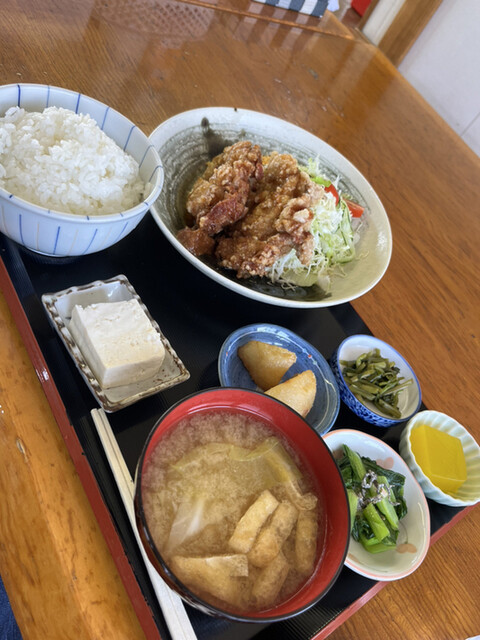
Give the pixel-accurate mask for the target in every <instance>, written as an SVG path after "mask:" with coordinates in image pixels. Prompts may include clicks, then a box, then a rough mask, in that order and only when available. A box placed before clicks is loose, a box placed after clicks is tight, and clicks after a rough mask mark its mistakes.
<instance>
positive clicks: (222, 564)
mask: <svg viewBox="0 0 480 640" xmlns="http://www.w3.org/2000/svg"><path fill="white" fill-rule="evenodd" d="M172 569H173V571H174V572H175V574H176V575H177V576H178V578H180V580H181V581H182V582H184V583H185V584H188V585H191V586H192V588H193V589H197V590H200V591H206V592H207V593H209V594H210V595H212V596H214V597H215V598H218V599H219V600H223V601H225V602H228V603H229V604H231V605H233V606H235V607H238V608H241V607H242V606H243V600H242V598H243V594H244V588H243V581H242V578H246V577H247V576H248V561H247V557H246V556H245V555H243V554H233V555H220V556H209V557H205V558H202V557H201V558H197V557H185V556H173V558H172Z"/></svg>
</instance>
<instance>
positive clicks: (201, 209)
mask: <svg viewBox="0 0 480 640" xmlns="http://www.w3.org/2000/svg"><path fill="white" fill-rule="evenodd" d="M262 176H263V164H262V156H261V151H260V147H259V146H258V145H254V144H252V143H251V142H249V141H246V140H243V141H241V142H237V143H235V144H234V145H231V146H230V147H226V148H225V149H224V150H223V151H222V153H221V154H219V155H218V156H216V157H215V158H214V159H213V160H212V161H211V162H209V163H208V165H207V168H206V170H205V172H204V174H203V175H202V176H201V177H200V178H199V179H198V180H197V181H196V183H195V184H194V186H193V188H192V190H191V192H190V194H189V196H188V200H187V204H186V207H187V214H188V220H187V222H188V223H189V226H187V227H186V228H184V229H182V230H181V231H180V232H179V233H178V235H177V238H178V239H179V240H180V242H181V243H182V244H184V245H185V246H186V247H187V249H188V250H189V251H191V252H192V253H194V254H195V255H203V254H204V253H211V251H212V249H213V246H214V242H213V241H212V240H211V239H212V238H213V236H215V235H217V234H218V233H220V232H221V231H222V230H223V229H224V228H225V227H227V226H229V225H232V224H234V223H235V222H237V221H238V220H240V219H241V218H242V217H243V216H244V215H245V214H246V213H247V211H248V208H247V200H248V198H249V196H250V193H251V190H252V189H255V188H256V185H257V183H258V181H259V180H260V179H261V178H262ZM209 239H210V241H209Z"/></svg>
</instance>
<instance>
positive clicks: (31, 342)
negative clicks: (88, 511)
mask: <svg viewBox="0 0 480 640" xmlns="http://www.w3.org/2000/svg"><path fill="white" fill-rule="evenodd" d="M0 289H1V290H2V292H3V294H4V296H5V299H6V301H7V304H8V306H9V308H10V312H11V313H12V316H13V318H14V320H15V324H16V326H17V329H18V331H19V333H20V335H21V337H22V340H23V342H24V345H25V348H26V350H27V353H28V355H29V357H30V360H31V362H32V365H33V367H34V369H35V372H36V374H37V377H38V379H39V381H40V384H41V386H42V389H43V391H44V393H45V396H46V398H47V400H48V403H49V405H50V407H51V410H52V413H53V416H54V418H55V421H56V422H57V425H58V427H59V429H60V433H61V434H62V437H63V439H64V441H65V444H66V446H67V449H68V451H69V453H70V456H71V458H72V460H73V463H74V465H75V468H76V469H77V472H78V475H79V477H80V480H81V482H82V485H83V488H84V490H85V493H86V495H87V497H88V500H89V502H90V505H91V507H92V510H93V512H94V514H95V517H96V519H97V522H98V524H99V526H100V529H101V531H102V533H103V536H104V538H105V541H106V543H107V546H108V548H109V550H110V552H111V554H112V557H113V560H114V562H115V565H116V566H117V569H118V572H119V575H120V577H121V580H122V582H123V585H124V587H125V590H126V591H127V593H128V595H129V597H130V600H131V602H132V605H133V608H134V610H135V612H136V614H137V616H138V620H139V622H140V625H141V627H142V629H143V631H144V632H145V635H146V637H147V638H149V640H162V637H161V636H160V632H159V630H158V627H157V625H156V623H155V620H154V618H153V615H152V612H151V609H150V607H149V605H148V603H147V601H146V600H145V597H144V596H143V593H142V591H141V589H140V586H139V584H138V582H137V579H136V577H135V575H134V573H133V569H132V567H131V565H130V563H129V560H128V557H127V555H126V553H125V549H124V547H123V545H122V543H121V541H120V538H119V537H118V534H117V531H116V528H115V524H114V522H113V520H112V516H111V514H110V511H109V509H108V507H107V506H106V504H105V503H104V501H103V498H102V495H101V492H100V488H99V487H98V484H97V481H96V479H95V476H94V474H93V471H92V469H91V467H90V465H89V463H88V461H87V457H86V455H85V453H84V451H83V449H82V447H81V445H80V442H79V440H78V437H77V434H76V432H75V429H74V427H73V425H72V424H71V423H70V421H69V419H68V416H67V413H66V410H65V406H64V404H63V401H62V399H61V397H60V394H59V392H58V390H57V387H56V385H55V382H54V380H53V378H52V376H51V375H50V372H49V371H48V367H47V365H46V362H45V360H44V358H43V354H42V351H41V349H40V347H39V345H38V342H37V340H36V338H35V335H34V334H33V331H32V328H31V326H30V323H29V321H28V318H27V316H26V314H25V312H24V310H23V307H22V305H21V303H20V300H19V298H18V296H17V293H16V291H15V287H14V286H13V283H12V282H11V280H10V276H9V274H8V271H7V269H6V267H5V265H4V263H3V260H1V259H0ZM44 371H46V372H47V373H48V375H47V376H44V375H43V372H44ZM474 506H475V505H472V506H468V507H465V508H464V509H463V510H462V511H459V512H458V513H457V514H456V515H455V516H453V517H452V518H451V520H449V521H448V522H447V523H445V524H444V525H442V526H441V527H439V528H438V529H437V531H435V532H434V533H433V534H432V536H431V538H430V546H432V544H433V543H435V542H436V541H437V540H438V539H439V538H441V537H442V536H443V535H444V534H445V533H446V532H447V531H448V530H449V529H451V528H452V527H453V526H454V525H455V524H456V523H457V522H459V521H460V520H461V519H462V518H464V517H465V516H466V515H467V514H468V513H469V512H470V511H471V510H472V509H473V507H474ZM407 577H408V576H407ZM387 584H389V583H388V582H377V583H376V584H375V585H374V586H373V587H372V588H371V589H369V590H368V591H367V592H366V593H365V594H363V595H362V596H361V597H360V598H358V599H357V600H355V601H354V602H352V603H351V604H350V605H349V606H348V607H346V608H345V609H344V610H343V611H342V612H341V613H340V614H339V615H338V616H337V617H336V618H335V619H334V620H332V621H331V622H329V623H328V624H327V625H326V626H325V627H323V629H321V630H320V631H319V632H318V633H316V634H315V635H314V636H312V637H311V638H310V640H324V639H325V638H327V637H328V636H329V635H330V634H331V633H333V632H334V631H335V630H336V629H338V628H339V627H340V626H341V625H342V624H343V623H344V622H345V621H346V620H348V619H349V618H351V616H352V615H353V614H354V613H356V612H357V611H358V610H360V609H361V608H362V607H363V605H364V604H366V603H367V602H368V601H369V600H371V599H372V598H373V597H374V596H375V595H376V594H377V593H379V592H380V590H381V589H383V588H384V587H385V586H387Z"/></svg>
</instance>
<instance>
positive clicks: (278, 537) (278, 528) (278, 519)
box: [247, 500, 298, 567]
mask: <svg viewBox="0 0 480 640" xmlns="http://www.w3.org/2000/svg"><path fill="white" fill-rule="evenodd" d="M297 516H298V511H297V509H296V508H295V507H294V506H293V504H292V503H291V502H289V501H288V500H285V501H283V502H281V503H280V504H279V506H278V507H277V509H276V510H275V512H274V513H273V515H272V517H271V519H270V521H269V522H268V523H267V524H266V525H265V526H264V527H263V528H262V530H261V531H260V533H259V534H258V537H257V539H256V540H255V544H254V545H253V547H252V549H251V550H250V552H249V553H248V554H247V555H248V560H249V561H250V562H251V563H252V564H253V565H254V566H255V567H266V566H267V564H270V562H271V561H272V560H273V559H274V558H275V556H277V555H278V554H279V553H280V551H281V550H282V546H283V544H284V542H285V540H286V539H287V538H288V536H289V535H290V533H291V531H292V529H293V527H294V525H295V522H296V521H297Z"/></svg>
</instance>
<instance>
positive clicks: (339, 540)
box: [135, 388, 350, 622]
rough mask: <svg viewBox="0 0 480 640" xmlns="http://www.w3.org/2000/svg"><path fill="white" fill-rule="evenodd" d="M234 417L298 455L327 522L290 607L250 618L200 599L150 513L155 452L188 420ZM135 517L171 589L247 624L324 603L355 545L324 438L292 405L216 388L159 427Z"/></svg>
mask: <svg viewBox="0 0 480 640" xmlns="http://www.w3.org/2000/svg"><path fill="white" fill-rule="evenodd" d="M219 411H221V412H233V413H237V414H242V415H243V416H248V417H250V418H253V419H255V420H257V421H260V422H262V423H264V424H265V425H267V426H268V427H270V428H271V429H272V430H273V432H274V433H275V434H278V435H279V437H280V438H283V439H285V440H286V441H287V443H288V444H289V445H290V446H291V447H292V448H293V450H294V451H295V452H296V454H298V456H299V457H300V459H301V461H303V463H304V465H305V467H306V469H307V470H308V472H309V473H310V475H311V476H312V480H313V484H314V485H315V487H316V491H317V492H318V495H319V500H320V505H321V514H322V515H321V518H322V521H321V523H320V526H319V529H318V531H319V534H320V538H319V541H318V546H317V560H316V564H315V569H314V572H313V575H312V577H311V578H310V579H309V580H308V581H307V582H306V584H304V585H303V586H302V587H301V588H300V590H299V591H298V592H297V593H296V594H294V595H293V596H291V597H290V598H289V599H288V600H287V601H285V602H283V603H281V604H279V605H277V606H274V607H273V608H270V609H267V610H264V611H257V612H256V613H252V612H250V613H248V612H242V611H232V610H229V609H227V608H221V607H219V606H214V605H212V604H211V603H209V602H207V601H206V600H205V599H202V598H200V597H199V596H198V595H195V593H193V591H191V590H190V589H189V588H188V587H187V586H186V585H185V584H184V583H183V582H182V581H181V580H180V579H179V578H178V577H177V576H176V575H175V574H174V572H173V571H172V569H171V567H170V566H169V565H168V564H167V562H166V561H165V559H164V557H163V556H162V553H161V552H160V550H159V548H158V547H157V546H156V544H155V542H154V540H153V538H152V532H151V526H150V525H149V522H148V520H147V518H146V515H145V511H144V505H145V501H144V489H145V487H144V484H145V482H146V481H145V473H146V470H147V469H148V466H149V464H150V462H151V459H152V453H153V452H154V450H155V448H156V447H158V446H160V447H161V446H162V443H164V442H165V438H168V437H169V436H170V434H171V433H172V431H173V430H175V428H177V427H178V424H179V422H180V421H182V420H183V419H184V418H187V417H192V416H199V415H201V414H204V415H205V414H207V413H211V412H219ZM135 482H136V486H135V513H136V518H137V524H138V530H139V532H140V537H141V539H142V543H143V545H144V547H145V550H146V552H147V554H148V557H149V558H150V560H151V562H152V563H153V565H154V567H155V568H156V569H157V571H158V572H159V573H160V575H161V576H162V577H163V578H164V580H165V581H166V582H167V584H168V585H169V586H170V587H171V588H172V589H173V590H174V591H176V592H177V593H179V594H180V596H181V597H182V598H183V599H184V600H185V601H186V602H188V603H189V604H191V605H193V606H194V607H196V608H198V609H200V610H202V611H204V612H205V613H208V614H211V615H215V616H220V617H224V618H227V619H230V620H238V621H244V622H273V621H276V620H282V619H285V618H289V617H291V616H294V615H297V614H299V613H301V612H302V611H305V610H306V609H308V608H310V607H311V606H312V605H314V604H315V603H316V602H318V601H319V600H320V599H321V598H322V597H323V596H324V595H325V594H326V593H327V592H328V590H329V589H330V588H331V586H332V585H333V583H334V582H335V580H336V579H337V577H338V575H339V573H340V571H341V569H342V567H343V564H344V560H345V555H346V551H347V547H348V543H349V530H350V520H349V513H348V506H347V498H346V492H345V488H344V485H343V481H342V478H341V475H340V473H339V470H338V468H337V465H336V463H335V461H334V459H333V456H332V454H331V453H330V451H329V449H328V447H327V446H326V444H325V443H324V442H323V440H322V438H321V437H320V436H319V435H318V434H317V433H316V432H315V431H314V429H312V428H311V427H310V426H309V425H308V424H307V423H306V422H305V420H303V418H302V417H301V416H300V415H299V414H298V413H296V412H295V411H293V410H291V409H289V408H288V407H287V406H286V405H284V404H283V403H281V402H278V401H277V400H275V399H273V398H270V397H269V396H266V395H264V394H261V393H258V392H256V391H250V390H246V389H231V388H228V389H227V388H214V389H208V390H206V391H201V392H199V393H197V394H194V395H192V396H189V397H187V398H186V399H184V400H182V401H181V402H179V403H178V404H176V405H175V406H173V407H172V408H171V409H170V410H168V411H167V412H166V413H165V414H164V415H163V416H162V417H161V418H160V419H159V420H158V422H157V423H156V425H155V426H154V427H153V429H152V431H151V433H150V435H149V436H148V438H147V441H146V443H145V445H144V448H143V451H142V453H141V457H140V459H139V462H138V466H137V472H136V479H135Z"/></svg>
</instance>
